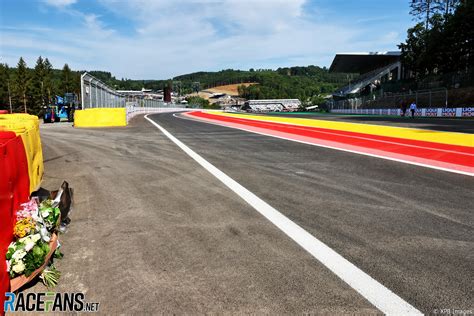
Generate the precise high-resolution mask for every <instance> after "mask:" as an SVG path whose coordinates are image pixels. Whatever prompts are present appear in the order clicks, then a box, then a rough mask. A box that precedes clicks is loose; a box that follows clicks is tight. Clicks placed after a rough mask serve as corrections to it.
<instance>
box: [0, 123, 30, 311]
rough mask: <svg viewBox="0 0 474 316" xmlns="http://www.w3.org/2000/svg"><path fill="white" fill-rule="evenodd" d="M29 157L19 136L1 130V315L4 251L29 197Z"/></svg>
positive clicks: (5, 287)
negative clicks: (19, 213)
mask: <svg viewBox="0 0 474 316" xmlns="http://www.w3.org/2000/svg"><path fill="white" fill-rule="evenodd" d="M29 188H30V181H29V174H28V160H27V157H26V153H25V147H24V145H23V141H22V138H21V137H20V136H16V135H15V133H13V132H7V131H0V315H1V314H3V302H4V300H5V295H4V293H5V292H7V291H8V290H9V287H10V278H9V276H8V273H7V272H6V270H7V267H6V262H5V254H6V251H7V249H8V245H9V244H10V242H11V240H12V232H13V224H14V219H15V216H16V210H17V209H18V208H19V206H20V204H21V203H23V202H25V201H27V200H28V197H29V193H30V192H29Z"/></svg>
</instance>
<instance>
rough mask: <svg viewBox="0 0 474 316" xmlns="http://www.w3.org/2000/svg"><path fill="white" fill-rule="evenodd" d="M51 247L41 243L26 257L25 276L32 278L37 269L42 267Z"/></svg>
mask: <svg viewBox="0 0 474 316" xmlns="http://www.w3.org/2000/svg"><path fill="white" fill-rule="evenodd" d="M49 249H50V248H49V245H48V244H47V243H45V242H40V243H38V244H37V245H36V246H34V247H33V249H32V250H31V251H30V252H28V253H27V254H26V256H25V259H24V263H25V275H26V276H30V275H31V274H32V273H33V272H34V271H35V270H36V269H38V268H39V267H41V266H42V265H43V263H44V260H45V257H46V255H47V254H48V253H49Z"/></svg>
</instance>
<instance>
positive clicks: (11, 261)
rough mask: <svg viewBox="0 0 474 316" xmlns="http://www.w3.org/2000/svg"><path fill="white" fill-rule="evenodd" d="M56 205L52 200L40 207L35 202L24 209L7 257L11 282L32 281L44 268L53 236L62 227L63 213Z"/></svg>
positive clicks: (23, 206) (40, 204)
mask: <svg viewBox="0 0 474 316" xmlns="http://www.w3.org/2000/svg"><path fill="white" fill-rule="evenodd" d="M54 204H55V203H54V201H51V200H45V201H43V202H42V203H38V201H37V200H36V199H35V198H33V199H32V200H30V201H29V202H27V203H24V204H22V205H21V207H22V209H21V210H19V211H18V212H17V222H16V224H15V227H14V229H13V234H14V237H15V239H14V241H13V242H12V243H10V246H9V247H8V252H7V254H6V259H7V271H8V272H9V274H10V278H15V277H17V276H20V275H25V276H27V277H28V276H30V275H31V274H32V273H33V272H34V271H35V270H36V269H38V268H40V267H41V266H42V265H43V264H44V262H45V259H46V256H47V255H48V253H49V252H50V246H49V241H50V240H51V235H52V234H53V233H54V232H56V230H57V227H58V224H59V218H60V210H59V208H58V207H56V206H54Z"/></svg>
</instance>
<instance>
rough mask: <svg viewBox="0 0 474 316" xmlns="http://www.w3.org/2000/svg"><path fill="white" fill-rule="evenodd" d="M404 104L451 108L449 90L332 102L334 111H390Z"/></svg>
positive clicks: (420, 106) (422, 91)
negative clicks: (413, 103) (412, 103)
mask: <svg viewBox="0 0 474 316" xmlns="http://www.w3.org/2000/svg"><path fill="white" fill-rule="evenodd" d="M402 102H405V103H408V104H410V103H411V102H415V103H416V104H417V106H418V107H419V108H431V107H436V108H438V107H449V106H450V102H449V91H448V90H447V89H438V90H421V91H413V92H410V93H403V94H385V95H383V96H378V97H377V96H375V95H372V96H366V97H360V98H352V99H346V100H337V101H332V102H331V103H330V104H329V105H330V107H331V108H332V109H389V108H392V109H393V108H399V107H400V106H401V104H402Z"/></svg>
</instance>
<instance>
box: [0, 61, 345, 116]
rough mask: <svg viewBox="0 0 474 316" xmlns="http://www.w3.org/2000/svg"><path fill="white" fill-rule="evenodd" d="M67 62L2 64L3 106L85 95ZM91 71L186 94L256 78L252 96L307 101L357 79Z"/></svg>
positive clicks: (36, 108) (37, 106)
mask: <svg viewBox="0 0 474 316" xmlns="http://www.w3.org/2000/svg"><path fill="white" fill-rule="evenodd" d="M83 72H84V71H74V70H71V69H70V68H69V66H68V65H67V64H66V65H64V67H63V69H62V70H59V69H53V67H52V65H51V63H50V62H49V60H48V59H47V58H43V57H41V56H40V57H38V60H37V62H36V65H35V67H34V68H29V67H28V66H27V65H26V63H25V61H24V60H23V58H20V60H19V62H18V64H17V65H16V67H15V68H10V67H9V66H8V65H6V64H0V109H8V108H9V101H10V99H9V98H10V97H11V100H12V105H13V106H12V107H13V110H14V111H17V112H18V111H22V112H23V111H24V110H25V109H26V110H27V111H28V112H29V113H33V114H38V113H40V112H41V109H42V107H43V105H44V104H48V103H51V102H53V98H54V96H55V95H60V96H63V95H64V93H67V92H72V93H75V94H77V95H80V92H81V88H80V75H81V73H83ZM89 73H90V74H91V75H93V76H94V77H96V78H98V79H99V80H101V81H103V82H104V83H106V84H108V85H109V86H110V87H112V88H114V89H117V90H141V89H142V88H145V89H151V90H154V91H157V90H162V89H163V88H164V87H165V86H167V85H170V86H172V88H173V91H175V92H176V93H179V94H180V95H186V94H189V93H192V92H196V91H199V90H205V89H208V88H212V87H215V86H220V85H226V84H238V83H245V82H256V83H259V85H255V86H250V87H247V88H246V87H243V86H242V87H240V89H239V92H240V95H241V96H242V97H244V98H248V99H264V98H265V99H267V98H297V99H300V100H302V101H308V102H310V101H311V100H313V101H314V100H315V98H316V99H318V100H319V99H321V98H322V96H324V95H326V94H329V93H331V92H332V91H334V90H335V89H337V88H338V87H339V86H342V85H345V84H347V82H348V80H349V79H351V78H354V75H353V74H350V75H348V74H332V73H329V71H328V70H327V69H326V68H321V67H317V66H307V67H288V68H278V69H277V70H271V69H257V70H254V69H250V70H248V71H246V70H233V69H226V70H221V71H217V72H196V73H191V74H186V75H181V76H177V77H174V78H172V79H169V80H132V79H126V78H121V79H117V78H115V77H114V76H113V75H112V74H111V73H110V72H107V71H89Z"/></svg>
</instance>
